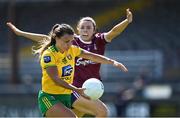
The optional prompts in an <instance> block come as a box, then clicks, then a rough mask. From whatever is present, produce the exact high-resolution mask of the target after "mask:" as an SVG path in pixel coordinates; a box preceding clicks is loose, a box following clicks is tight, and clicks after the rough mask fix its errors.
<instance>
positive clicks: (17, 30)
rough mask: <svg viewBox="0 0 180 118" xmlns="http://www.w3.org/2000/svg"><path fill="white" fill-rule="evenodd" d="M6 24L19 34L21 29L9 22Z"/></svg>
mask: <svg viewBox="0 0 180 118" xmlns="http://www.w3.org/2000/svg"><path fill="white" fill-rule="evenodd" d="M6 25H7V26H8V27H9V28H10V29H11V30H12V31H13V32H14V33H15V34H16V35H18V36H20V34H21V33H20V32H21V30H19V29H18V28H16V27H15V26H14V25H13V24H12V23H11V22H7V23H6Z"/></svg>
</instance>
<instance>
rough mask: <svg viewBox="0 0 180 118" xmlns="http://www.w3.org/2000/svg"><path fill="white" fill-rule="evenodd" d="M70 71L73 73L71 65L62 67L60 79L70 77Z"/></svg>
mask: <svg viewBox="0 0 180 118" xmlns="http://www.w3.org/2000/svg"><path fill="white" fill-rule="evenodd" d="M72 71H73V67H72V66H71V65H67V66H64V67H62V77H64V76H70V75H71V73H72Z"/></svg>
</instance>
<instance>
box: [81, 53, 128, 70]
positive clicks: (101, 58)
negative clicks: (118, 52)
mask: <svg viewBox="0 0 180 118" xmlns="http://www.w3.org/2000/svg"><path fill="white" fill-rule="evenodd" d="M79 57H82V58H85V59H89V60H92V61H94V62H97V63H101V64H111V65H113V66H114V67H117V68H119V69H121V70H122V71H124V72H127V71H128V69H127V68H126V67H125V66H124V65H123V64H122V63H120V62H117V61H115V60H113V59H110V58H108V57H105V56H102V55H99V54H95V53H92V52H89V51H86V50H82V53H81V54H80V55H79Z"/></svg>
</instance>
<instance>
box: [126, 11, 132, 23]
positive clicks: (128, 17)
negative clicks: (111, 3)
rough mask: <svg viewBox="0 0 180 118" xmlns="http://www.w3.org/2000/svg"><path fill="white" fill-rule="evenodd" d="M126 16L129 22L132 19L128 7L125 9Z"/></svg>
mask: <svg viewBox="0 0 180 118" xmlns="http://www.w3.org/2000/svg"><path fill="white" fill-rule="evenodd" d="M126 18H127V20H128V22H129V23H131V22H132V20H133V15H132V13H131V11H130V10H129V8H128V9H126Z"/></svg>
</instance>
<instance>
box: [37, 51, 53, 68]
mask: <svg viewBox="0 0 180 118" xmlns="http://www.w3.org/2000/svg"><path fill="white" fill-rule="evenodd" d="M40 63H41V67H42V68H47V67H50V66H56V63H55V57H54V55H53V54H52V53H51V52H49V51H47V50H46V51H45V52H44V53H43V55H42V56H41V61H40Z"/></svg>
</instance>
